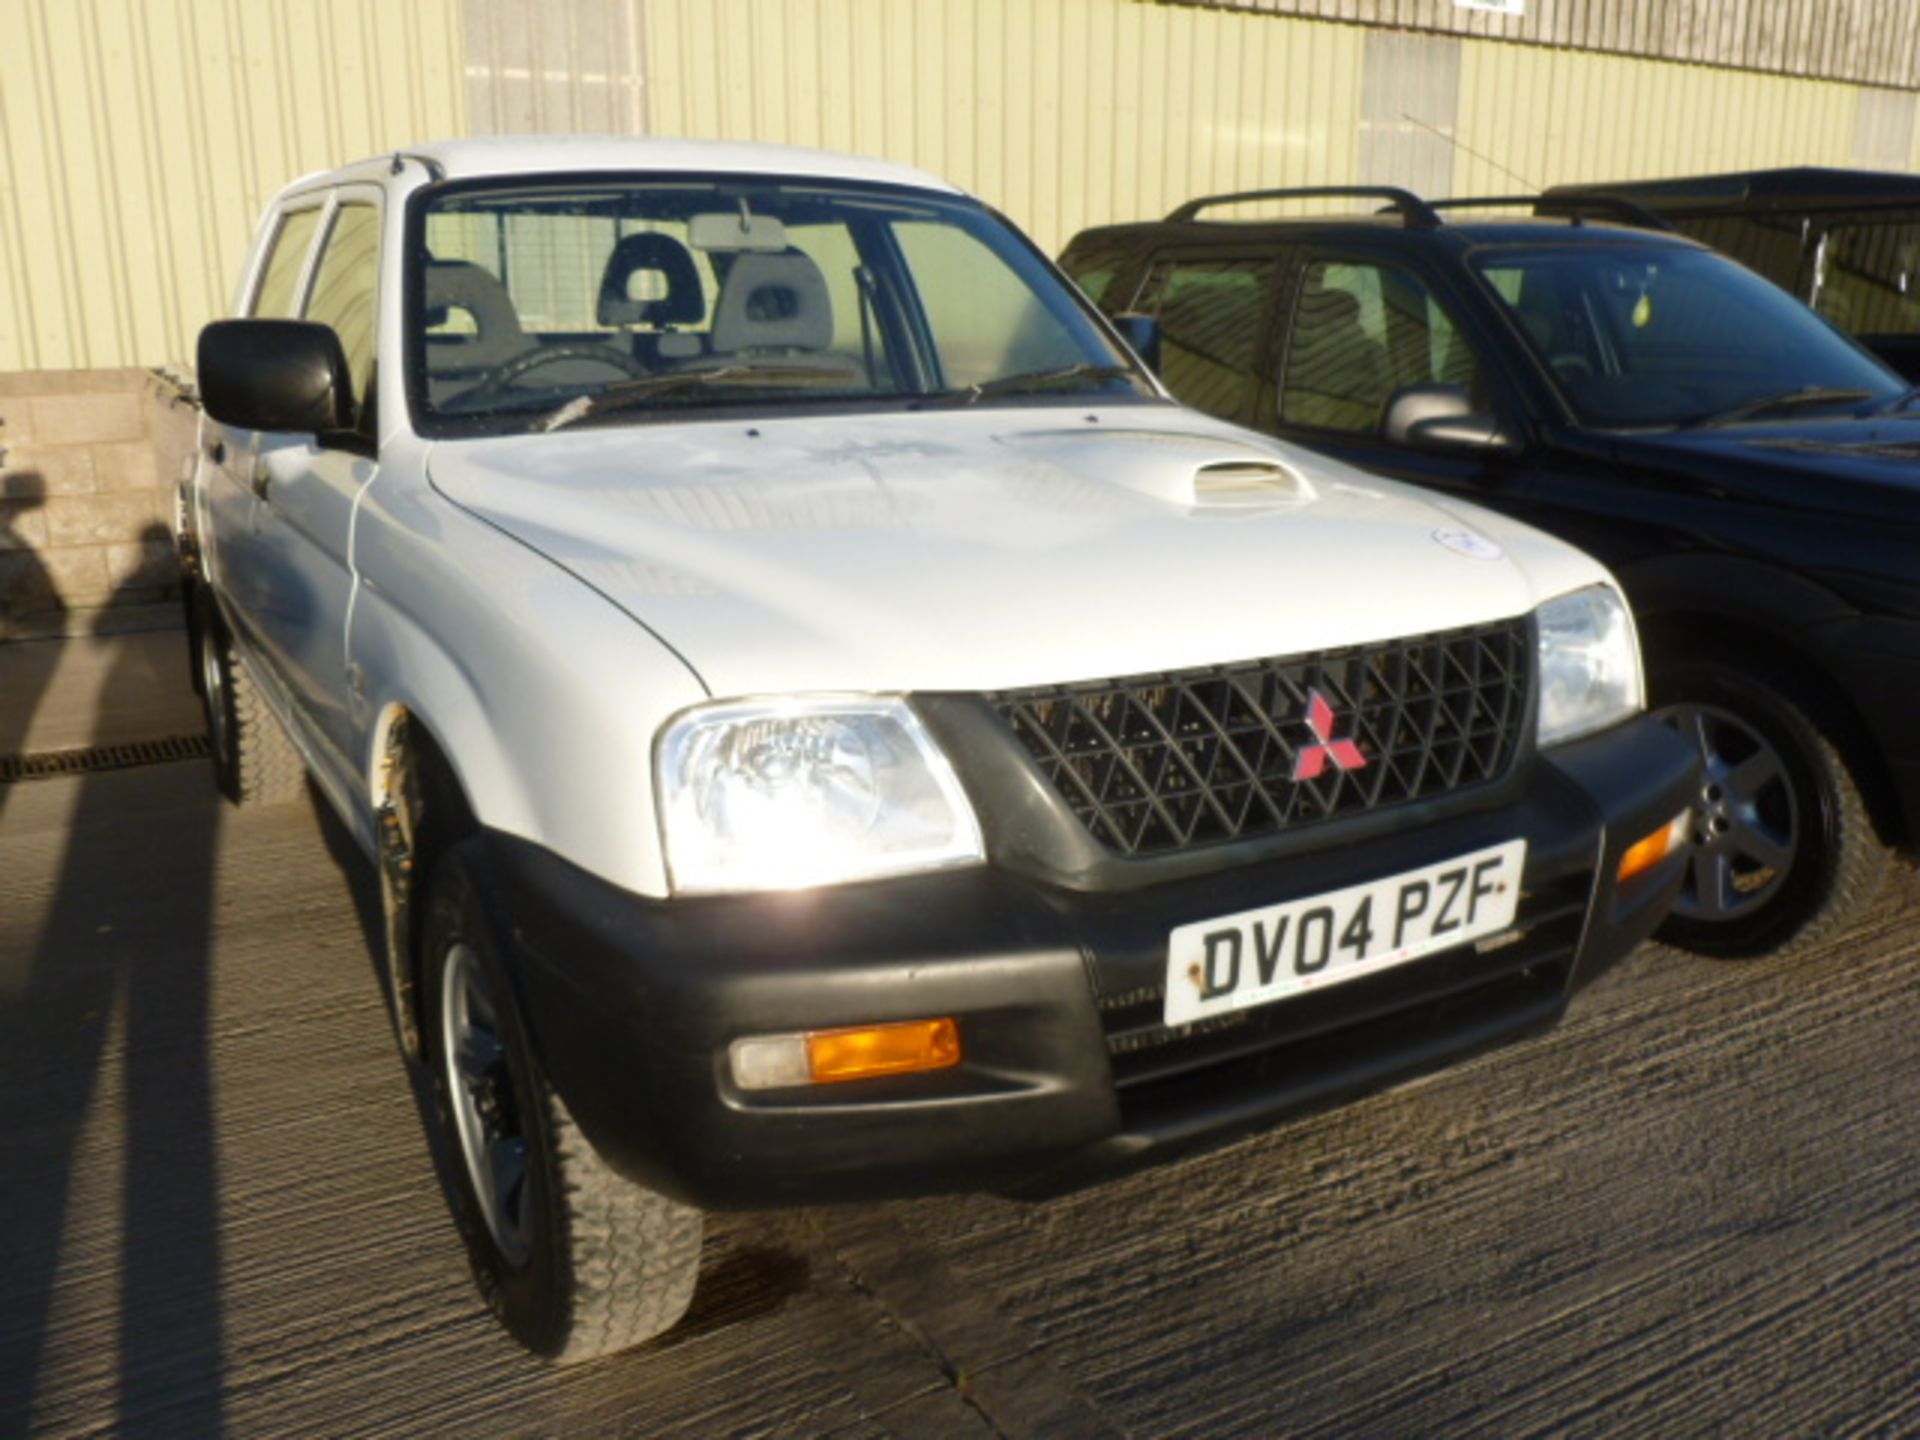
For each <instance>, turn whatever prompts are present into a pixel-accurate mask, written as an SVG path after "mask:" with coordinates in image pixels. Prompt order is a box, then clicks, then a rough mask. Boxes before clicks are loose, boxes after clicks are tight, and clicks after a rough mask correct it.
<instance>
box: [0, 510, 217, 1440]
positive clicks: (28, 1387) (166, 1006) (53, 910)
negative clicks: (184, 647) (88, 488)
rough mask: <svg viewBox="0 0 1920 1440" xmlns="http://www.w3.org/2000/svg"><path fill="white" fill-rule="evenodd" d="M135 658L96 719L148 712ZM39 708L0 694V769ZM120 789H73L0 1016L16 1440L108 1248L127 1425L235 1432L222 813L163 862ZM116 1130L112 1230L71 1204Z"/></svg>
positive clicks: (121, 663)
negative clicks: (39, 913) (18, 982)
mask: <svg viewBox="0 0 1920 1440" xmlns="http://www.w3.org/2000/svg"><path fill="white" fill-rule="evenodd" d="M155 530H156V531H158V527H155ZM160 533H161V534H164V532H160ZM105 643H108V644H113V643H115V642H113V641H111V640H108V641H106V642H105ZM120 643H122V644H123V645H124V642H120ZM47 648H48V650H49V651H51V650H52V649H53V648H54V647H52V646H48V647H47ZM128 654H129V652H128V651H126V650H125V649H123V650H122V651H121V652H119V654H118V656H117V657H116V659H115V661H114V663H113V665H112V667H111V669H110V671H109V674H108V677H107V681H106V685H105V688H104V690H103V691H102V695H101V706H100V709H101V713H102V714H106V713H108V712H109V711H111V710H112V709H113V708H114V707H116V706H127V705H138V704H139V703H140V702H141V689H142V687H145V686H146V685H147V683H148V682H147V681H146V679H145V678H144V676H143V675H142V674H141V673H139V670H138V667H136V666H134V665H132V664H131V663H129V660H128ZM36 700H37V696H26V695H19V694H16V695H9V696H7V697H4V704H0V710H4V712H5V715H6V720H5V724H6V726H7V727H8V728H7V731H6V733H0V752H4V751H5V750H6V749H7V748H8V746H7V743H6V740H7V735H8V734H12V733H13V732H14V731H15V730H16V729H17V731H18V732H19V733H20V734H24V733H25V729H26V726H27V724H28V723H30V721H31V719H32V708H33V705H34V703H35V702H36ZM123 778H124V777H121V776H118V775H115V774H112V773H105V774H98V775H89V776H85V777H83V778H82V779H80V780H79V781H77V782H63V783H77V786H78V794H77V798H76V801H75V804H74V809H73V813H72V819H71V825H70V828H69V831H68V841H67V848H66V851H65V855H64V858H63V860H62V862H61V871H60V877H59V881H58V884H57V886H56V888H55V890H54V893H53V896H52V900H51V902H50V904H49V905H48V908H47V910H46V913H45V916H44V919H43V921H42V924H41V926H40V930H39V937H38V940H37V942H35V944H34V949H33V953H32V956H31V958H30V960H29V962H28V964H27V966H26V967H25V970H26V978H25V983H24V985H23V986H22V987H21V988H20V989H19V990H18V991H16V992H15V994H14V996H13V997H12V999H11V1000H10V1002H9V1003H8V1005H7V1007H6V1010H5V1013H4V1014H3V1015H0V1093H4V1094H6V1095H9V1096H30V1097H31V1102H30V1103H24V1104H21V1105H20V1106H18V1107H10V1109H12V1111H13V1113H12V1115H11V1119H10V1124H9V1136H8V1155H7V1159H6V1162H5V1164H4V1165H0V1215H4V1216H5V1217H6V1222H7V1226H8V1234H7V1240H6V1245H5V1248H4V1259H0V1293H4V1294H5V1295H6V1296H7V1300H8V1304H7V1306H6V1308H5V1311H4V1313H0V1434H19V1433H22V1432H23V1431H24V1430H26V1429H27V1427H28V1423H29V1420H30V1418H31V1417H32V1415H33V1413H34V1403H35V1398H36V1393H37V1391H38V1388H39V1385H40V1381H41V1377H42V1374H43V1371H44V1368H45V1366H46V1365H47V1363H48V1359H49V1357H48V1354H47V1346H46V1339H47V1334H48V1330H49V1327H50V1324H51V1322H52V1319H53V1311H54V1309H55V1307H56V1306H58V1305H59V1304H60V1303H61V1302H62V1299H63V1295H62V1288H61V1281H62V1277H63V1275H64V1274H66V1273H68V1272H69V1271H70V1270H71V1268H72V1267H74V1266H77V1265H79V1264H81V1263H83V1262H84V1261H99V1260H101V1259H103V1258H106V1259H109V1260H110V1257H103V1256H102V1255H101V1254H100V1251H101V1250H102V1249H103V1248H104V1249H108V1250H117V1251H118V1264H117V1265H114V1264H112V1263H108V1264H106V1265H104V1266H102V1267H100V1268H102V1269H104V1271H105V1272H106V1273H107V1274H109V1275H113V1274H116V1273H117V1275H118V1279H119V1305H118V1309H119V1324H118V1326H117V1342H118V1348H117V1357H116V1361H115V1363H116V1368H117V1374H118V1385H117V1421H118V1423H117V1426H116V1427H115V1428H116V1429H117V1430H119V1431H120V1432H122V1433H131V1432H135V1431H138V1432H140V1433H143V1434H152V1433H156V1432H165V1433H175V1434H183V1435H194V1436H203V1437H204V1436H217V1435H219V1434H221V1433H222V1431H223V1429H224V1424H223V1415H222V1398H221V1387H222V1378H223V1377H222V1363H223V1359H222V1341H223V1322H222V1312H221V1304H220V1300H219V1296H220V1294H221V1289H220V1283H219V1280H220V1214H219V1157H218V1154H217V1148H216V1145H215V1137H214V1108H213V1091H212V1078H211V1062H210V1048H209V1047H210V1036H209V1033H208V1013H209V1001H210V988H211V987H210V976H209V957H210V950H211V928H212V905H213V874H214V863H215V845H216V841H217V839H218V832H219V822H220V812H219V808H218V805H217V803H216V801H215V798H214V792H213V787H212V785H211V784H208V785H207V786H206V797H207V800H206V804H205V805H204V806H197V807H188V808H183V809H182V810H181V811H180V812H179V816H180V818H179V821H178V823H177V824H176V825H175V826H174V827H173V829H172V831H171V833H169V834H168V835H167V836H166V839H165V843H164V844H163V845H155V844H154V843H153V840H152V838H151V834H150V832H148V833H146V834H144V835H143V833H142V832H141V830H140V829H139V828H138V827H130V826H127V825H125V824H124V823H123V817H122V816H121V815H120V814H119V813H117V812H118V810H119V805H118V804H117V802H116V798H115V797H116V795H118V794H120V793H122V792H121V787H120V785H119V783H118V782H120V781H121V780H122V779H123ZM8 788H9V787H5V786H0V803H4V798H5V796H6V791H7V789H8ZM115 1037H117V1043H110V1041H111V1040H113V1039H114V1038H115ZM109 1087H112V1088H114V1089H116V1090H117V1092H118V1093H119V1094H120V1095H121V1096H123V1097H124V1098H123V1100H122V1101H121V1103H119V1104H118V1105H111V1104H107V1103H104V1101H105V1100H106V1098H107V1094H106V1092H107V1091H108V1090H109ZM114 1118H118V1119H119V1120H120V1121H121V1124H122V1127H123V1128H122V1132H121V1134H120V1135H119V1136H118V1137H112V1138H110V1139H109V1141H108V1143H115V1141H116V1140H117V1143H118V1144H119V1146H120V1149H121V1164H120V1166H119V1167H118V1173H119V1176H120V1204H119V1207H118V1213H117V1216H115V1217H114V1219H115V1221H117V1223H107V1222H106V1220H105V1218H104V1212H103V1210H102V1209H101V1207H94V1209H93V1211H91V1212H89V1213H83V1211H82V1209H81V1207H78V1206H76V1205H75V1204H74V1196H73V1188H74V1166H75V1158H76V1151H77V1149H78V1147H79V1145H80V1144H81V1142H82V1137H83V1134H84V1133H85V1132H87V1131H88V1130H89V1128H90V1127H93V1126H99V1125H103V1124H111V1121H112V1119H114ZM108 1173H112V1170H111V1169H109V1171H108Z"/></svg>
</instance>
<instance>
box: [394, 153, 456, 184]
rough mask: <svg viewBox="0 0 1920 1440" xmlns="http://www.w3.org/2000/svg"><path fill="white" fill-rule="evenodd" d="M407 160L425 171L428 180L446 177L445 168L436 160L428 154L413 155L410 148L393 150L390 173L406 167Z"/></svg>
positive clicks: (397, 172)
mask: <svg viewBox="0 0 1920 1440" xmlns="http://www.w3.org/2000/svg"><path fill="white" fill-rule="evenodd" d="M409 160H411V161H413V163H414V164H416V165H418V166H419V167H420V168H421V169H422V170H424V171H426V172H427V178H428V179H429V180H434V181H440V180H444V179H446V178H447V169H446V167H445V166H444V165H442V164H441V163H440V162H439V161H438V160H435V159H434V158H433V157H432V156H430V155H415V154H414V153H413V152H412V151H410V150H396V151H394V152H393V167H392V172H391V173H393V174H395V175H398V174H399V173H400V172H401V171H402V170H404V169H406V168H407V161H409Z"/></svg>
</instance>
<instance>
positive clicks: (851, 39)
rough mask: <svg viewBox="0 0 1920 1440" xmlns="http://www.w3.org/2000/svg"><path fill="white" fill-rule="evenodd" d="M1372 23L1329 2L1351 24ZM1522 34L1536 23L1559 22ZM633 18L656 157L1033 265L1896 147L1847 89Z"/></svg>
mask: <svg viewBox="0 0 1920 1440" xmlns="http://www.w3.org/2000/svg"><path fill="white" fill-rule="evenodd" d="M1275 3H1279V0H1275ZM1393 3H1394V0H1378V3H1377V4H1376V3H1373V0H1325V4H1326V7H1327V8H1328V9H1329V10H1330V11H1338V12H1344V13H1347V14H1349V15H1357V14H1358V13H1359V12H1361V11H1363V10H1365V11H1375V12H1378V11H1381V10H1384V9H1388V8H1391V7H1392V5H1393ZM1639 3H1640V0H1630V6H1629V8H1631V6H1632V5H1638V4H1639ZM1698 3H1702V0H1696V8H1697V4H1698ZM1408 4H1409V6H1411V7H1414V8H1417V6H1418V5H1420V4H1426V5H1427V6H1428V8H1429V9H1431V10H1434V11H1435V12H1436V13H1437V12H1438V11H1439V10H1442V9H1444V10H1445V11H1446V12H1447V13H1448V14H1452V13H1453V11H1452V7H1451V4H1450V0H1448V3H1446V4H1444V5H1441V4H1438V3H1437V0H1408ZM1915 8H1916V11H1917V12H1920V7H1915ZM1529 9H1530V10H1532V11H1534V17H1535V19H1536V21H1537V22H1538V23H1543V24H1544V23H1548V22H1549V21H1550V20H1553V23H1562V22H1561V21H1560V20H1554V16H1555V15H1556V14H1557V15H1559V16H1561V17H1563V18H1564V17H1565V16H1567V15H1570V14H1571V13H1573V12H1572V11H1570V10H1567V9H1565V8H1564V7H1563V8H1562V9H1561V10H1559V11H1557V12H1556V11H1553V10H1551V9H1543V8H1540V7H1537V6H1534V5H1530V6H1529ZM646 13H647V41H646V43H647V54H648V74H649V81H648V84H649V106H650V115H651V124H652V128H653V129H654V131H655V132H657V133H660V134H687V135H720V136H726V137H729V138H738V139H759V140H775V141H786V142H791V143H796V144H803V145H825V146H828V147H831V148H836V149H854V150H865V151H870V152H873V153H876V154H882V155H886V156H888V157H890V158H893V159H898V160H904V161H908V162H911V163H914V164H919V165H923V166H925V167H927V168H928V169H931V170H933V171H936V172H937V173H939V174H942V175H945V176H947V177H948V178H950V179H952V180H954V181H955V182H956V183H958V184H961V185H964V186H966V187H967V188H968V189H970V190H973V191H975V192H976V193H978V194H981V195H984V196H985V197H986V198H988V199H989V200H991V201H993V202H994V203H995V204H997V205H999V206H1000V207H1001V208H1003V209H1005V210H1006V211H1007V212H1008V213H1009V214H1010V215H1012V216H1013V217H1014V218H1015V219H1016V220H1017V221H1019V222H1020V224H1022V225H1023V226H1025V227H1026V228H1027V229H1028V230H1029V231H1031V232H1032V233H1033V235H1034V236H1035V237H1036V238H1037V239H1038V240H1039V241H1040V243H1041V244H1042V245H1044V246H1047V247H1048V248H1050V249H1058V248H1059V247H1060V246H1061V245H1063V244H1064V243H1065V242H1066V240H1067V239H1068V238H1069V237H1070V236H1071V235H1072V234H1073V233H1074V232H1075V231H1076V230H1078V229H1080V228H1082V227H1084V226H1086V225H1091V224H1098V223H1101V222H1104V221H1108V220H1119V219H1136V218H1139V217H1141V216H1144V215H1156V214H1162V213H1164V212H1165V211H1167V210H1168V209H1170V208H1172V207H1173V206H1174V205H1175V204H1177V203H1179V201H1181V200H1183V199H1186V198H1189V197H1191V196H1193V195H1196V194H1203V193H1208V192H1213V191H1222V190H1234V189H1245V188H1250V187H1254V186H1283V185H1312V184H1338V183H1356V182H1361V181H1364V182H1368V183H1380V182H1392V183H1399V184H1411V185H1416V186H1418V187H1420V188H1422V189H1425V190H1427V191H1429V192H1431V193H1435V194H1441V193H1446V192H1448V191H1451V192H1452V193H1455V194H1471V193H1481V194H1485V193H1488V192H1508V191H1512V190H1514V189H1515V188H1518V187H1531V186H1540V185H1547V184H1551V183H1554V182H1557V181H1568V180H1581V179H1602V180H1614V179H1633V178H1638V177H1642V176H1651V175H1661V174H1686V173H1688V172H1691V171H1701V170H1713V169H1740V168H1748V167H1752V166H1760V165H1775V164H1789V163H1791V164H1833V165H1848V164H1867V163H1875V161H1876V157H1877V156H1879V155H1881V154H1884V153H1885V151H1886V148H1887V144H1889V143H1892V144H1897V143H1898V140H1897V138H1896V139H1895V140H1893V141H1891V142H1883V143H1881V145H1880V148H1879V149H1878V150H1876V152H1875V157H1869V156H1864V155H1860V154H1858V153H1856V144H1857V142H1858V140H1859V138H1860V136H1861V135H1862V134H1863V133H1869V134H1871V135H1873V136H1875V137H1880V136H1883V135H1888V134H1893V135H1895V136H1896V137H1897V135H1898V134H1899V132H1898V130H1897V124H1898V114H1897V112H1898V111H1899V110H1900V109H1901V107H1904V108H1905V111H1906V113H1907V115H1908V116H1909V123H1910V117H1911V115H1912V112H1913V107H1914V98H1915V97H1914V96H1913V95H1912V94H1911V93H1908V92H1875V93H1886V94H1887V95H1889V96H1890V98H1889V99H1888V100H1887V101H1885V102H1879V101H1873V102H1868V103H1869V104H1870V105H1871V106H1877V107H1878V108H1877V109H1876V110H1875V112H1874V114H1873V115H1872V117H1871V119H1870V123H1869V124H1868V127H1867V129H1866V130H1864V131H1863V128H1862V127H1863V121H1862V119H1861V109H1860V107H1861V105H1862V103H1863V102H1862V99H1861V95H1862V91H1861V89H1860V87H1857V86H1854V85H1850V84H1840V83H1834V82H1828V81H1817V80H1803V79H1792V78H1789V77H1786V76H1779V75H1765V74H1757V73H1750V72H1742V71H1735V70H1725V69H1718V68H1713V67H1708V66H1701V65H1681V64H1672V63H1660V62H1654V61H1648V60H1641V59H1633V58H1629V57H1627V56H1624V55H1617V54H1601V53H1592V52H1582V51H1574V50H1556V49H1551V48H1548V47H1546V46H1542V45H1512V44H1506V43H1502V42H1500V41H1497V40H1479V39H1469V40H1460V39H1457V38H1454V37H1452V36H1446V35H1438V34H1422V33H1417V32H1400V33H1397V34H1396V33H1394V32H1390V31H1385V30H1382V29H1379V28H1377V27H1372V26H1363V25H1352V24H1328V23H1325V22H1324V21H1314V20H1303V19H1296V18H1292V17H1288V16H1283V15H1274V14H1253V13H1248V12H1245V11H1235V10H1230V9H1225V8H1199V7H1196V6H1192V5H1186V4H1178V5H1165V4H1161V5H1149V4H1140V3H1133V0H915V3H912V4H900V3H895V0H647V11H646ZM1459 13H1461V14H1463V15H1464V14H1467V13H1469V12H1464V11H1463V12H1459ZM1482 18H1487V17H1482ZM1494 18H1496V19H1497V17H1494ZM1881 111H1884V112H1886V113H1884V114H1882V113H1880V112H1881ZM1890 127H1896V128H1891V129H1890ZM1909 143H1911V142H1909ZM1905 153H1906V147H1905V146H1902V148H1901V154H1902V155H1904V154H1905ZM1880 163H1884V162H1880Z"/></svg>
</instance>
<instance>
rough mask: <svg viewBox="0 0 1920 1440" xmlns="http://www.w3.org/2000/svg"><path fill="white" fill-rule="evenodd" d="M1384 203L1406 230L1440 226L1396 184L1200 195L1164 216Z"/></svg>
mask: <svg viewBox="0 0 1920 1440" xmlns="http://www.w3.org/2000/svg"><path fill="white" fill-rule="evenodd" d="M1338 199H1349V200H1384V201H1386V202H1387V207H1388V208H1389V209H1391V210H1397V211H1399V212H1400V214H1401V215H1403V216H1404V217H1406V222H1407V228H1408V229H1409V230H1433V229H1437V228H1438V227H1439V225H1440V223H1441V220H1440V216H1439V213H1438V212H1437V211H1435V209H1434V208H1433V206H1431V205H1429V204H1428V203H1427V202H1426V201H1424V200H1422V199H1421V198H1420V197H1419V196H1418V195H1416V194H1414V193H1413V192H1412V191H1411V190H1402V189H1400V188H1399V187H1398V186H1397V185H1309V186H1306V187H1305V188H1303V189H1297V190H1241V191H1237V192H1235V193H1234V194H1231V195H1202V196H1201V197H1200V198H1199V199H1198V200H1189V201H1187V203H1186V204H1184V205H1182V206H1181V207H1180V208H1179V209H1177V210H1175V211H1174V212H1173V213H1172V214H1170V215H1168V216H1167V220H1168V222H1169V223H1175V222H1178V221H1182V220H1191V219H1193V218H1194V216H1196V215H1198V214H1199V213H1200V212H1201V211H1202V210H1206V209H1210V208H1211V207H1213V206H1215V205H1238V204H1241V203H1243V202H1245V201H1249V200H1338Z"/></svg>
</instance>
